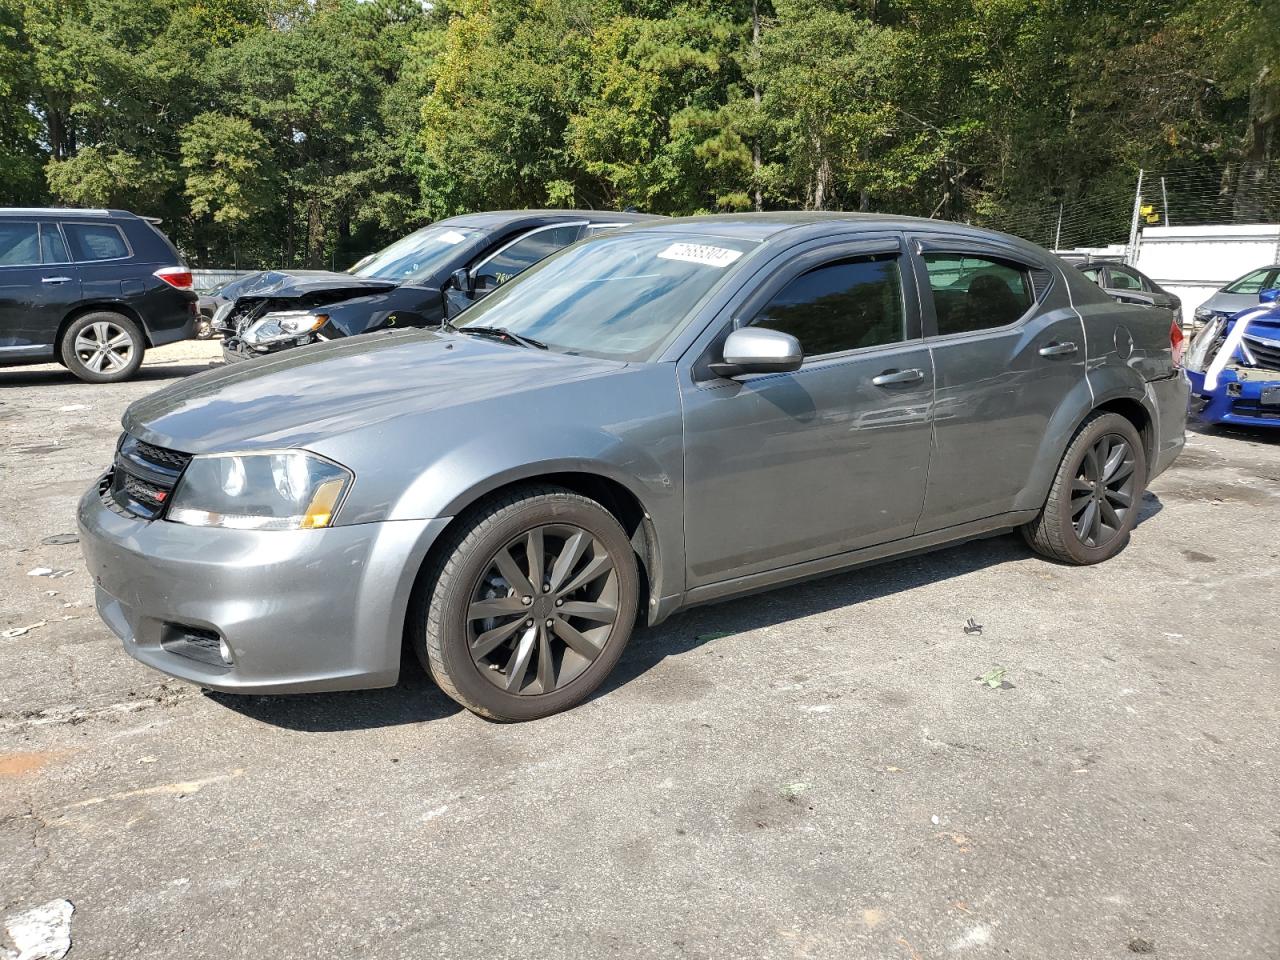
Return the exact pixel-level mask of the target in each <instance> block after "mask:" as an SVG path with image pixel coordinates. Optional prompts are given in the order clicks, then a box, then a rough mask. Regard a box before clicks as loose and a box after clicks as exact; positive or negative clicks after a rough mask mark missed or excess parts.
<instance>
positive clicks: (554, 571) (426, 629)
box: [415, 487, 639, 720]
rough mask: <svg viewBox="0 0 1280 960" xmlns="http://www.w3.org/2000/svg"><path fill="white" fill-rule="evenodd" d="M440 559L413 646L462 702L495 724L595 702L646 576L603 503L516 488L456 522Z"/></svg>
mask: <svg viewBox="0 0 1280 960" xmlns="http://www.w3.org/2000/svg"><path fill="white" fill-rule="evenodd" d="M441 552H442V556H441V557H440V559H439V561H438V568H437V570H436V571H434V583H433V584H432V585H431V587H430V593H429V594H427V593H426V589H425V586H424V591H423V598H422V599H423V603H422V604H420V605H419V611H420V612H419V614H418V616H417V620H418V621H420V622H421V625H422V630H421V633H420V635H419V638H418V639H419V642H418V643H416V644H415V646H416V647H417V649H418V652H419V657H420V658H421V659H422V661H423V664H424V666H425V667H426V668H427V670H428V671H429V672H430V673H431V674H432V676H433V677H434V678H435V679H436V682H437V683H438V684H439V685H440V687H441V689H442V690H444V691H445V693H447V694H449V696H451V697H453V698H454V699H455V700H457V701H458V702H459V703H461V704H462V705H463V706H465V707H467V708H468V709H470V710H473V711H475V712H476V713H479V714H481V715H482V716H486V717H490V718H492V719H495V720H531V719H535V718H537V717H543V716H547V715H549V714H552V713H556V712H558V711H560V710H564V709H567V708H568V707H570V706H573V705H574V704H576V703H578V702H580V701H581V700H582V699H583V698H585V697H586V696H588V695H589V694H590V693H591V692H592V691H593V690H594V689H595V688H596V687H598V686H599V685H600V683H601V682H602V681H603V680H604V678H605V677H606V676H608V674H609V672H610V671H611V670H612V669H613V666H614V664H615V663H617V660H618V657H619V656H621V654H622V648H623V647H624V646H625V645H626V643H627V640H628V639H629V637H630V635H631V628H632V626H633V624H634V622H635V617H636V607H637V603H638V600H639V576H638V573H637V569H636V561H635V554H634V552H633V550H632V547H631V543H630V541H629V539H628V538H627V535H626V533H625V532H624V531H623V529H622V527H621V526H619V524H618V522H617V520H615V519H614V517H613V516H612V515H611V514H610V513H609V512H608V511H607V510H605V509H604V507H602V506H601V505H600V504H598V503H596V502H595V501H593V500H590V499H588V498H586V497H583V496H580V495H579V494H576V493H573V492H572V491H569V490H563V489H559V488H555V487H538V488H529V489H527V490H524V491H519V492H517V493H514V494H512V495H511V496H509V497H506V498H503V499H501V500H497V501H494V502H491V503H488V504H485V505H482V506H481V508H479V509H478V510H477V511H475V512H473V514H471V515H469V516H467V517H462V518H459V526H458V529H457V531H456V532H455V533H454V535H453V537H452V538H451V540H450V541H449V542H448V543H446V544H445V545H443V547H442V551H441ZM423 604H424V605H425V607H426V610H425V614H426V615H425V618H423V617H422V616H421V606H422V605H423Z"/></svg>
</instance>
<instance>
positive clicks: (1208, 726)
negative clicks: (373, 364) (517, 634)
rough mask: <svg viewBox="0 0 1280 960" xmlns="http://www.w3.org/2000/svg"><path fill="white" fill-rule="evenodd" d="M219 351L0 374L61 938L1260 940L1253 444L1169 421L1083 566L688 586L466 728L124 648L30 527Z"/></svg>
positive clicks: (1273, 773)
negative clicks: (1171, 440) (546, 697)
mask: <svg viewBox="0 0 1280 960" xmlns="http://www.w3.org/2000/svg"><path fill="white" fill-rule="evenodd" d="M217 352H218V351H217V346H216V344H198V343H188V344H179V345H176V346H174V347H171V348H164V349H161V350H157V351H154V352H153V353H152V354H149V356H148V363H147V365H146V366H145V367H144V368H143V374H142V377H141V379H139V380H137V381H135V382H132V383H126V384H120V385H115V386H107V387H101V386H91V385H87V384H83V383H79V382H77V381H74V380H73V379H72V378H71V377H70V376H68V375H67V374H66V373H65V372H63V371H61V370H60V369H58V368H56V367H48V368H39V369H31V370H4V371H0V429H2V433H0V633H3V632H5V631H14V632H16V633H17V635H15V636H11V637H7V638H4V639H0V662H3V664H4V669H3V671H2V672H0V917H3V916H7V915H9V914H12V913H15V912H17V911H20V910H23V909H26V908H28V907H32V906H36V905H39V904H42V903H45V902H47V901H50V900H54V899H59V898H66V899H67V900H70V901H71V902H72V903H73V904H74V905H75V914H74V916H73V919H72V936H73V941H74V945H73V947H72V953H71V956H72V957H73V958H74V957H170V956H182V957H230V956H279V957H293V956H352V957H356V956H359V957H406V958H409V957H412V958H423V957H476V958H482V957H483V958H488V957H539V958H556V957H596V956H601V955H603V954H606V953H608V954H611V955H616V956H619V957H646V956H653V957H660V956H661V957H675V956H689V957H708V958H709V957H717V958H719V957H862V956H867V957H885V958H895V957H901V958H904V960H913V958H929V957H943V956H956V955H964V956H988V955H989V956H1013V957H1028V958H1036V957H1046V956H1053V957H1055V958H1061V957H1082V958H1083V957H1088V958H1095V957H1125V956H1132V955H1134V954H1135V953H1147V952H1151V951H1152V950H1154V952H1155V954H1156V955H1157V956H1158V957H1207V956H1211V955H1212V956H1222V957H1232V958H1241V957H1275V956H1277V955H1280V909H1278V908H1277V907H1278V905H1280V812H1277V807H1276V784H1277V783H1280V732H1278V731H1280V725H1278V724H1277V716H1278V713H1280V710H1278V709H1277V704H1278V703H1280V630H1277V628H1276V623H1277V620H1276V599H1277V596H1280V586H1278V584H1280V436H1272V435H1267V434H1264V433H1262V432H1260V431H1259V432H1252V433H1237V432H1231V433H1226V432H1219V433H1213V434H1198V433H1193V434H1191V436H1190V442H1189V445H1188V448H1187V450H1186V452H1185V453H1184V455H1183V457H1182V458H1181V459H1180V460H1179V462H1178V463H1177V464H1176V465H1175V467H1174V468H1173V469H1172V470H1171V471H1170V472H1169V473H1167V474H1166V475H1165V476H1163V477H1161V478H1159V479H1158V480H1157V481H1156V482H1155V484H1154V487H1153V491H1152V494H1149V495H1148V498H1147V501H1146V503H1145V508H1144V511H1143V517H1144V519H1143V520H1142V522H1141V524H1140V526H1139V528H1138V529H1137V531H1136V532H1135V535H1134V539H1133V543H1132V544H1131V546H1130V548H1129V549H1128V550H1127V551H1126V552H1124V553H1123V554H1121V555H1120V557H1118V558H1117V559H1115V560H1113V561H1111V562H1110V563H1107V564H1103V565H1101V566H1097V567H1085V568H1068V567H1061V566H1055V565H1053V564H1050V563H1047V562H1045V561H1043V560H1040V559H1037V558H1035V557H1033V556H1032V555H1031V554H1030V552H1029V551H1028V550H1027V549H1026V548H1024V547H1023V546H1022V544H1021V542H1020V541H1019V540H1017V539H1015V538H1012V537H1000V538H996V539H989V540H984V541H981V542H977V543H973V544H968V545H965V546H961V547H956V548H953V549H950V550H946V551H944V552H941V553H936V554H933V555H930V556H924V557H918V558H913V559H908V560H901V561H897V562H893V563H890V564H886V565H883V566H879V567H874V568H871V569H868V570H864V571H862V572H858V573H853V574H848V575H844V576H840V577H835V578H832V579H829V580H825V581H819V582H816V583H811V584H806V585H802V586H799V587H793V588H789V589H784V590H779V591H775V592H773V593H768V594H763V595H760V596H757V597H753V598H750V599H746V600H741V601H736V602H733V603H729V604H724V605H720V606H715V607H707V608H703V609H699V610H696V611H693V612H691V613H688V614H685V615H681V616H677V617H675V618H673V619H672V620H671V621H669V622H668V623H666V624H664V625H663V626H662V627H660V628H658V629H654V630H643V631H640V632H639V633H638V634H637V635H636V636H635V638H634V639H633V640H632V643H631V646H630V648H629V649H628V651H627V653H626V654H625V655H624V658H623V661H622V664H621V665H620V667H619V669H618V671H617V674H616V675H615V677H614V678H612V679H611V680H610V681H609V682H608V683H607V684H606V687H605V689H604V691H603V692H602V694H601V695H600V696H598V697H596V698H594V699H592V700H590V701H589V702H588V703H587V704H585V705H584V706H582V707H580V708H578V709H576V710H573V711H570V712H569V713H566V714H561V715H558V716H555V717H552V718H550V719H548V720H544V721H539V722H537V723H532V724H525V725H520V726H499V725H495V724H489V723H486V722H484V721H482V720H479V719H477V718H476V717H474V716H472V715H471V714H468V713H465V712H462V711H461V710H460V709H459V708H458V707H457V706H455V705H454V704H453V703H452V701H450V700H448V699H446V698H445V697H444V696H443V695H442V694H440V693H439V692H438V691H436V690H435V688H434V687H433V686H432V685H431V684H430V682H429V681H427V680H426V679H425V678H424V677H423V676H422V673H421V671H420V669H419V668H418V667H417V665H416V664H409V663H406V667H405V671H404V679H403V680H402V682H401V684H400V686H399V687H397V688H395V689H392V690H385V691H371V692H367V693H352V694H333V695H322V696H312V697H305V698H279V697H275V698H271V697H255V698H246V699H237V698H232V697H226V696H221V695H205V694H202V693H201V692H200V691H199V690H197V689H195V688H193V687H189V686H186V685H184V684H181V683H178V682H175V681H166V680H165V679H164V678H163V677H161V676H160V675H158V674H156V673H153V672H151V671H149V670H147V669H145V668H143V667H142V666H141V665H139V664H137V663H135V662H133V661H132V660H131V659H129V658H128V657H127V656H126V655H125V654H124V653H123V652H122V651H121V649H120V647H119V643H118V642H117V641H116V639H115V638H114V637H113V636H112V635H111V634H110V632H109V631H108V630H107V628H106V627H105V626H104V625H103V624H102V623H101V622H100V621H99V620H98V619H97V617H96V615H95V614H94V612H93V606H92V590H91V584H90V583H89V581H88V578H87V577H86V575H85V572H84V570H83V566H82V563H81V559H80V554H79V547H78V545H76V544H65V543H62V544H60V543H42V541H43V540H45V539H47V538H51V537H54V538H56V535H58V534H66V533H73V532H74V507H75V503H76V500H77V499H78V498H79V496H80V494H81V493H82V492H83V491H84V490H85V489H86V488H87V487H88V486H89V484H90V483H91V482H92V481H93V480H94V479H95V478H96V476H97V475H98V471H99V470H100V469H101V468H102V467H103V466H104V465H105V464H106V463H107V462H108V461H109V459H110V455H111V451H112V448H113V445H114V443H115V440H116V437H117V435H118V432H119V417H120V414H121V412H122V411H123V409H124V407H125V406H126V405H127V404H128V403H129V402H130V401H132V400H134V399H136V398H138V397H140V396H143V395H145V394H146V393H148V392H150V391H152V390H155V389H157V388H159V387H161V386H163V385H164V384H166V383H168V382H171V380H172V379H173V378H176V377H179V376H184V375H187V374H190V373H194V372H197V371H199V370H201V369H204V368H206V367H207V366H208V364H209V363H210V362H211V361H212V360H213V358H214V357H215V356H216V355H217ZM287 535H288V534H282V536H287ZM37 569H47V570H51V571H53V572H54V573H55V574H57V573H59V572H61V571H63V570H70V571H71V573H70V574H69V575H65V576H52V577H51V576H31V575H29V571H32V570H37ZM970 619H972V621H973V625H971V626H970V629H969V630H967V631H966V629H965V625H966V623H967V622H969V621H970ZM978 625H980V626H981V629H978ZM24 627H25V628H28V629H26V630H25V632H23V631H22V628H24ZM1001 670H1002V671H1003V673H1001V672H1000V671H1001ZM979 677H989V678H990V679H991V683H990V684H988V683H984V682H980V681H979V680H978V678H979ZM1001 681H1003V682H1001ZM0 938H2V934H0ZM3 945H4V944H3V943H2V941H0V946H3ZM0 955H3V953H2V952H0Z"/></svg>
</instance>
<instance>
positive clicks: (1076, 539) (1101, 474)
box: [1022, 413, 1147, 565]
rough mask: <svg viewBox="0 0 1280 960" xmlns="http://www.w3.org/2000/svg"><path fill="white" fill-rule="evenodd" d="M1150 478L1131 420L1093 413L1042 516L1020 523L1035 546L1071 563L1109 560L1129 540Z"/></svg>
mask: <svg viewBox="0 0 1280 960" xmlns="http://www.w3.org/2000/svg"><path fill="white" fill-rule="evenodd" d="M1146 482H1147V456H1146V450H1145V448H1144V447H1143V444H1142V437H1141V436H1140V435H1139V434H1138V430H1137V428H1136V427H1134V425H1133V423H1132V422H1130V421H1129V420H1128V419H1126V418H1125V417H1122V416H1120V414H1118V413H1095V414H1093V415H1091V416H1090V417H1089V418H1088V419H1087V420H1085V422H1084V423H1083V424H1081V426H1080V429H1079V430H1078V431H1076V435H1075V438H1074V439H1073V440H1072V441H1071V444H1070V445H1069V446H1068V447H1067V452H1066V453H1065V454H1063V457H1062V463H1061V464H1059V466H1058V472H1057V474H1056V475H1055V476H1054V479H1053V486H1052V487H1050V489H1049V498H1048V499H1047V500H1046V501H1045V505H1044V507H1043V509H1041V511H1040V515H1039V516H1038V517H1036V518H1035V519H1034V520H1032V521H1031V522H1030V523H1028V524H1027V525H1026V526H1024V527H1023V528H1022V532H1023V536H1024V537H1026V540H1027V543H1029V544H1030V545H1031V547H1032V549H1033V550H1035V551H1036V552H1037V553H1040V554H1042V555H1044V556H1046V557H1049V558H1050V559H1051V560H1057V561H1059V562H1061V563H1069V564H1073V565H1085V564H1090V563H1100V562H1101V561H1103V560H1109V559H1111V558H1112V557H1114V556H1115V555H1116V554H1117V553H1119V552H1120V551H1121V550H1123V549H1124V548H1125V546H1126V545H1127V544H1128V543H1129V533H1130V531H1131V530H1133V527H1134V525H1135V524H1136V523H1137V522H1138V510H1139V507H1140V505H1141V503H1142V492H1143V490H1144V489H1145V487H1146Z"/></svg>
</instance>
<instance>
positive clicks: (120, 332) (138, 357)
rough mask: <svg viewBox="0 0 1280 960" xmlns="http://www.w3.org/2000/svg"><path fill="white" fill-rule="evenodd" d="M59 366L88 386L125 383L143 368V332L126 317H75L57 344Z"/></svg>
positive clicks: (107, 314) (108, 313)
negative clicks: (58, 348) (60, 357)
mask: <svg viewBox="0 0 1280 960" xmlns="http://www.w3.org/2000/svg"><path fill="white" fill-rule="evenodd" d="M60 349H61V354H62V362H63V363H64V364H66V367H67V369H68V370H70V371H71V372H72V373H74V374H75V375H76V376H77V377H79V378H80V379H81V380H85V381H88V382H89V383H116V382H118V381H120V380H127V379H129V378H130V377H132V376H133V375H134V374H135V373H137V372H138V367H140V366H142V354H143V351H144V350H145V349H146V342H145V341H144V339H143V336H142V331H141V330H140V329H138V325H137V324H136V323H134V322H133V321H132V320H130V319H129V318H128V317H126V316H123V315H122V314H119V313H111V312H108V311H99V312H97V313H87V314H85V315H84V316H83V317H77V318H76V319H75V320H74V321H73V322H72V324H71V325H70V326H69V327H67V329H66V332H65V333H63V335H62V342H61V344H60Z"/></svg>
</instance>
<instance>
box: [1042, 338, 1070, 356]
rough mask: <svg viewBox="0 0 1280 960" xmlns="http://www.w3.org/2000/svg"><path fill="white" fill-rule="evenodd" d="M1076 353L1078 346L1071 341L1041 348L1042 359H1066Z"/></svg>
mask: <svg viewBox="0 0 1280 960" xmlns="http://www.w3.org/2000/svg"><path fill="white" fill-rule="evenodd" d="M1075 352H1076V345H1075V344H1074V343H1072V342H1071V341H1070V340H1067V341H1065V342H1063V343H1051V344H1049V345H1048V346H1047V347H1041V348H1040V356H1042V357H1065V356H1067V355H1068V354H1072V353H1075Z"/></svg>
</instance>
